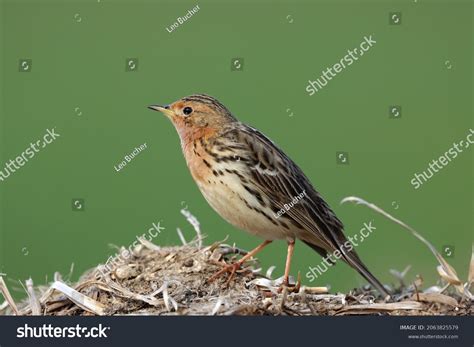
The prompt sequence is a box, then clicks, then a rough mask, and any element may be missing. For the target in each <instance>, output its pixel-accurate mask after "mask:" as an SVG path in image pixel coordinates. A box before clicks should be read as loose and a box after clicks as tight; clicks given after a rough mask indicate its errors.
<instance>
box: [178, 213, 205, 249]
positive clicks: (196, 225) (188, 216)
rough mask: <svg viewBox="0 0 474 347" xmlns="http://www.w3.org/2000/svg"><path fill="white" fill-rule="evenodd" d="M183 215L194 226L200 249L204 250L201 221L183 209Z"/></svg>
mask: <svg viewBox="0 0 474 347" xmlns="http://www.w3.org/2000/svg"><path fill="white" fill-rule="evenodd" d="M181 214H182V215H183V216H184V217H186V219H187V221H188V222H189V223H190V224H191V225H192V226H193V228H194V230H195V231H196V234H197V242H198V248H199V249H201V248H202V233H201V226H200V223H199V221H198V220H197V218H196V217H195V216H193V215H192V214H191V212H189V211H188V210H187V209H185V208H183V209H182V210H181Z"/></svg>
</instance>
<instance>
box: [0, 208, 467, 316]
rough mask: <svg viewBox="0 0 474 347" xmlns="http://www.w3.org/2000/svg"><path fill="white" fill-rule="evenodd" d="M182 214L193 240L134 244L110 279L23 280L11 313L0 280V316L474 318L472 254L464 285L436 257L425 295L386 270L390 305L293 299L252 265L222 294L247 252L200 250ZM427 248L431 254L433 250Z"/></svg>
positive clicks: (363, 296) (311, 291)
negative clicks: (436, 273) (225, 272)
mask: <svg viewBox="0 0 474 347" xmlns="http://www.w3.org/2000/svg"><path fill="white" fill-rule="evenodd" d="M376 208H377V207H376ZM377 209H378V208H377ZM384 213H385V212H384ZM183 215H184V216H185V217H186V219H187V220H188V221H189V222H190V223H191V224H192V225H193V227H194V229H195V231H196V233H197V238H195V239H194V240H193V241H191V242H186V241H183V245H182V246H176V247H160V246H158V245H155V244H153V243H151V242H150V241H147V240H145V239H140V244H139V245H138V246H137V247H136V248H135V249H134V250H133V252H132V253H131V256H130V257H129V258H128V259H126V260H123V262H122V263H121V264H118V266H116V267H115V268H113V269H112V271H111V272H108V273H104V272H103V271H102V270H103V269H104V267H103V266H102V265H99V266H98V267H96V268H94V269H91V270H89V271H87V272H86V273H85V274H83V275H82V277H81V278H80V279H79V281H78V282H77V283H69V282H68V281H66V280H63V279H62V278H61V276H60V275H59V274H57V273H56V274H55V276H54V277H55V278H54V282H53V283H52V284H51V285H50V286H47V287H44V286H40V287H34V286H33V282H32V280H31V279H29V280H27V281H26V291H27V294H28V299H27V300H24V301H23V302H22V303H21V304H19V305H18V306H17V305H16V303H15V302H14V301H13V299H12V296H11V295H10V292H9V290H8V288H7V286H6V285H5V282H4V280H3V278H2V276H1V274H0V292H1V293H2V294H3V297H4V298H5V300H6V301H5V302H4V303H3V304H0V315H1V314H4V315H55V316H71V315H224V316H225V315H272V316H274V315H291V316H306V315H324V316H342V315H367V314H369V315H472V314H473V313H474V310H473V307H472V297H469V295H470V292H469V287H470V286H471V284H472V282H473V278H474V270H473V267H474V264H473V262H474V249H473V257H472V260H471V264H470V270H469V276H468V281H467V282H466V284H464V285H463V284H462V282H461V281H460V280H459V279H458V277H457V275H456V273H455V271H454V269H452V268H451V267H450V266H449V264H447V262H446V261H445V260H444V259H442V257H441V255H439V253H438V254H435V256H436V258H437V259H438V261H439V263H440V268H441V269H442V270H443V271H444V272H443V273H441V272H440V280H439V283H438V284H437V285H435V286H432V287H429V288H427V289H426V290H424V291H422V290H421V288H422V287H423V281H422V279H421V276H418V278H417V280H416V281H414V282H413V283H411V284H408V285H406V284H405V283H404V282H405V277H406V275H407V272H408V271H409V269H410V268H407V269H405V270H404V271H402V272H399V271H396V270H391V273H392V274H393V275H394V277H395V280H396V281H397V282H398V285H396V286H394V287H393V288H392V296H391V298H390V302H387V301H386V300H384V298H382V297H381V296H379V294H378V292H377V291H375V290H374V289H372V288H370V287H369V286H365V287H362V288H357V289H354V290H352V291H350V292H349V293H344V294H341V293H337V294H331V293H328V288H326V287H304V286H303V287H301V288H300V289H299V290H298V291H297V292H293V291H289V290H286V289H285V290H284V291H283V292H282V293H278V291H277V289H278V288H279V285H280V284H281V280H282V279H281V278H277V279H274V278H272V272H273V269H274V267H270V268H269V269H268V270H267V271H262V269H261V268H260V266H259V264H258V261H257V260H256V259H255V260H254V261H252V262H249V263H246V264H247V267H246V268H244V269H242V270H239V271H238V272H237V274H236V276H235V278H234V279H233V280H232V282H231V284H230V285H229V286H228V287H225V286H224V283H225V281H226V278H221V279H219V280H218V281H215V282H212V283H208V282H207V281H206V280H207V279H208V278H209V277H211V275H212V274H214V273H215V272H216V271H218V270H219V269H220V268H221V266H222V264H224V262H225V263H229V262H233V261H235V260H236V259H237V258H239V257H241V256H242V255H244V254H246V253H247V252H246V251H245V250H242V249H239V248H237V247H235V245H233V246H230V245H227V244H225V240H223V241H220V242H216V243H214V244H211V245H209V246H207V247H203V245H202V240H203V237H202V234H201V230H200V227H199V222H198V221H197V219H196V218H195V217H194V216H192V215H191V214H190V213H189V212H188V211H187V213H183ZM390 217H391V216H390ZM391 218H393V217H391ZM400 223H402V222H400ZM403 224H404V223H403ZM183 240H184V237H183ZM425 241H426V240H425ZM424 243H425V244H426V243H428V241H426V242H424ZM433 248H434V247H430V249H432V251H433ZM434 251H435V250H434ZM433 253H435V252H433ZM440 257H441V259H442V260H441V259H440ZM69 277H70V276H69ZM294 282H295V280H294V279H291V280H290V284H291V283H294ZM461 288H462V289H461Z"/></svg>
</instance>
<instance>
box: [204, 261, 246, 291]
mask: <svg viewBox="0 0 474 347" xmlns="http://www.w3.org/2000/svg"><path fill="white" fill-rule="evenodd" d="M241 266H242V264H241V263H240V262H237V263H234V264H230V265H224V267H223V268H222V269H221V270H219V271H217V272H216V273H215V274H214V275H212V276H211V277H210V278H209V279H208V280H207V282H208V283H211V282H213V281H215V280H216V279H217V278H218V277H220V276H221V275H223V274H225V273H226V272H230V275H229V278H228V279H227V281H226V283H225V285H226V287H227V286H228V285H229V283H230V281H232V278H234V276H235V273H236V271H237V270H239V269H240V267H241Z"/></svg>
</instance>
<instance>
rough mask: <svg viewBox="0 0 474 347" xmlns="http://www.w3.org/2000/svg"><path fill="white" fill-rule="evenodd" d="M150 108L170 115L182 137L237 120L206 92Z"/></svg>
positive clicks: (212, 129) (210, 130)
mask: <svg viewBox="0 0 474 347" xmlns="http://www.w3.org/2000/svg"><path fill="white" fill-rule="evenodd" d="M148 108H150V109H152V110H155V111H160V112H161V113H163V114H164V115H165V116H166V117H168V118H169V119H170V120H171V122H172V123H173V124H174V126H175V127H176V130H177V131H178V133H179V135H180V136H181V138H183V137H190V136H191V137H196V136H199V134H204V133H209V132H212V131H218V130H219V129H221V128H222V126H224V125H226V124H228V123H230V122H236V121H237V120H236V119H235V118H234V116H232V114H231V113H230V112H229V110H228V109H227V108H226V107H225V106H224V105H222V104H221V103H220V102H219V101H218V100H217V99H215V98H213V97H212V96H208V95H204V94H195V95H190V96H186V97H184V98H181V99H179V100H177V101H175V102H173V103H172V104H169V105H163V106H160V105H150V106H148Z"/></svg>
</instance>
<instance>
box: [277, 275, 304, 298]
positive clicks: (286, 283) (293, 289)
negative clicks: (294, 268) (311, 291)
mask: <svg viewBox="0 0 474 347" xmlns="http://www.w3.org/2000/svg"><path fill="white" fill-rule="evenodd" d="M284 288H287V289H288V293H299V291H300V288H301V273H300V272H299V271H298V279H297V281H296V284H295V285H294V286H290V285H289V281H288V277H287V278H284V279H283V283H282V284H281V285H280V287H279V288H278V290H277V293H278V294H280V293H282V292H283V289H284Z"/></svg>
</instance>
